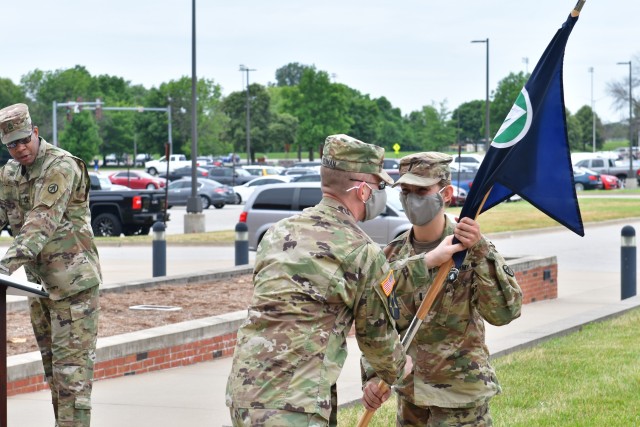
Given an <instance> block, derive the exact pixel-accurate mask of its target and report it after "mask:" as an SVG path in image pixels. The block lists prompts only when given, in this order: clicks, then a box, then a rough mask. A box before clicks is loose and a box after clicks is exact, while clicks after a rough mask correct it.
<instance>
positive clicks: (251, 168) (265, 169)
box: [242, 165, 280, 176]
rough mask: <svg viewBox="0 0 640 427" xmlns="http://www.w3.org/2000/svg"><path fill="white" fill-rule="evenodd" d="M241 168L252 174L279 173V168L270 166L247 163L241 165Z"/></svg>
mask: <svg viewBox="0 0 640 427" xmlns="http://www.w3.org/2000/svg"><path fill="white" fill-rule="evenodd" d="M242 169H244V170H246V171H247V172H249V173H250V174H251V175H253V176H266V175H280V170H279V169H278V168H274V167H272V166H262V165H247V166H242Z"/></svg>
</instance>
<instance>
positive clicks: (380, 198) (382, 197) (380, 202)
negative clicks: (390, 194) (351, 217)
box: [363, 189, 387, 221]
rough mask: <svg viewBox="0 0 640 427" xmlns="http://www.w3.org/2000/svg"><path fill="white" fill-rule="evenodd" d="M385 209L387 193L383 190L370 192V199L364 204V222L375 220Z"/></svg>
mask: <svg viewBox="0 0 640 427" xmlns="http://www.w3.org/2000/svg"><path fill="white" fill-rule="evenodd" d="M386 208H387V192H386V191H385V190H378V189H375V190H371V197H369V199H368V200H367V201H366V202H364V211H365V214H364V220H363V221H369V220H371V219H374V218H376V217H377V216H378V215H380V214H381V213H382V212H384V210H385V209H386Z"/></svg>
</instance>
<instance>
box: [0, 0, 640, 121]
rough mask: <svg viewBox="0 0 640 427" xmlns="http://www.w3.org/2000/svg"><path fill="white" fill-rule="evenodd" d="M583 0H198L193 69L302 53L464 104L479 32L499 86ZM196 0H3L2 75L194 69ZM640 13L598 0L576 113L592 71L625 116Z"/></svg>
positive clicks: (570, 56) (587, 94)
mask: <svg viewBox="0 0 640 427" xmlns="http://www.w3.org/2000/svg"><path fill="white" fill-rule="evenodd" d="M575 3H576V2H575V1H574V0H535V1H527V2H525V1H520V0H457V1H451V0H446V1H445V0H385V1H382V0H367V1H364V0H323V1H313V2H312V1H306V0H271V1H266V0H232V1H226V2H223V1H215V0H205V1H202V0H200V1H198V2H197V5H196V13H197V19H196V29H197V30H196V32H197V41H196V44H197V49H196V57H197V67H196V71H197V75H198V77H205V78H208V79H213V80H214V81H215V82H216V83H219V84H220V85H221V86H222V88H223V94H224V95H227V94H229V93H231V92H234V91H238V90H243V88H244V86H243V78H244V76H245V73H241V72H240V71H238V67H239V65H240V64H246V65H247V66H248V67H249V68H252V69H255V71H251V72H250V82H251V83H254V82H257V83H261V84H265V85H266V84H267V83H269V82H273V81H275V77H274V76H275V70H276V69H278V68H280V67H282V66H283V65H286V64H287V63H290V62H299V63H301V64H306V65H315V66H316V68H317V69H319V70H324V71H327V72H328V73H329V74H330V75H332V76H333V79H334V81H336V82H340V83H344V84H346V85H348V86H350V87H352V88H354V89H356V90H358V91H360V92H361V93H364V94H369V95H370V96H371V97H373V98H375V97H380V96H385V97H387V98H388V99H389V101H390V102H391V103H392V104H393V105H394V106H395V107H399V108H400V109H401V110H402V113H403V114H408V113H409V112H411V111H414V110H418V109H420V108H421V107H422V106H423V105H430V104H432V103H435V104H436V105H437V104H439V103H440V102H442V101H446V102H447V105H448V107H449V109H450V110H453V109H454V108H455V107H457V106H458V105H460V104H461V103H463V102H468V101H471V100H474V99H482V100H483V99H484V98H485V78H486V77H485V70H486V45H485V44H479V43H478V44H474V43H471V41H472V40H478V39H482V40H484V39H486V38H489V40H490V42H489V68H490V71H489V87H490V90H491V91H493V90H495V89H496V86H497V83H498V81H499V80H501V79H503V78H504V77H506V76H507V75H508V74H509V73H510V72H519V71H529V72H530V71H531V70H532V69H533V67H534V66H535V64H536V63H537V61H538V59H539V57H540V55H541V54H542V52H543V51H544V49H545V47H546V46H547V44H548V43H549V41H550V40H551V38H552V37H553V35H554V34H555V32H556V30H557V29H558V28H559V27H560V26H561V25H562V23H563V22H564V21H565V20H566V18H567V16H568V15H569V13H570V11H571V9H572V8H573V6H574V5H575ZM191 5H192V2H191V1H188V0H153V1H152V0H128V1H124V0H99V1H96V0H57V1H51V0H26V1H25V2H17V1H14V2H5V3H4V4H3V6H2V16H3V19H2V32H3V34H4V37H3V44H4V46H3V52H2V54H0V57H1V58H2V59H1V60H0V62H1V64H2V66H1V68H0V77H8V78H10V79H11V80H13V81H14V82H15V83H19V80H20V78H21V77H22V76H23V75H24V74H26V73H27V72H29V71H32V70H34V69H36V68H38V69H41V70H44V71H53V70H57V69H66V68H71V67H73V66H75V65H83V66H85V67H86V68H87V69H88V70H89V72H90V73H91V74H92V75H99V74H109V75H114V76H119V77H122V78H124V79H126V80H129V81H130V82H132V83H134V84H142V85H144V86H145V87H147V88H150V87H152V86H156V87H157V86H159V85H160V84H161V83H162V82H167V81H169V80H176V79H179V78H180V77H182V76H191V60H192V56H191V51H192V45H191V30H192V25H191V17H192V15H191V13H192V9H191ZM639 17H640V2H639V1H632V0H606V1H605V0H587V3H586V4H585V6H584V8H583V10H582V14H581V16H580V19H579V20H578V23H577V24H576V26H575V28H574V30H573V33H572V35H571V37H570V38H569V43H568V45H567V49H566V55H565V62H564V85H565V103H566V106H567V108H569V110H570V111H571V112H572V113H575V112H576V111H577V110H578V109H579V108H580V107H581V106H583V105H590V104H591V100H592V95H591V93H592V92H591V87H592V86H591V82H592V81H593V99H594V101H595V110H596V112H597V113H598V115H599V116H600V117H601V118H602V119H603V120H604V121H605V122H610V121H618V120H621V119H626V118H627V116H628V109H627V108H623V109H622V110H620V111H616V110H614V109H613V107H612V99H611V98H610V97H609V96H608V95H607V92H606V86H607V83H609V82H611V81H614V80H623V79H626V78H627V76H628V73H629V69H628V66H627V65H624V66H623V65H617V62H625V61H629V60H634V59H639V58H640V45H639V44H638V41H639V40H640V25H639V24H638V19H639ZM527 60H528V64H527V62H526V61H527ZM636 62H637V61H636ZM636 65H637V64H636ZM590 67H593V70H594V71H593V73H590V72H589V68H590ZM634 68H635V66H634ZM639 69H640V68H639ZM625 81H626V80H625ZM60 101H64V100H60ZM148 107H153V106H148ZM156 107H157V106H156Z"/></svg>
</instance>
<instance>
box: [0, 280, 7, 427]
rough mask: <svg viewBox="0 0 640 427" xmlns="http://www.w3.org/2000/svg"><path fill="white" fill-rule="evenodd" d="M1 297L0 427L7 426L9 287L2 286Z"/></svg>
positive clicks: (0, 288) (0, 287) (0, 286)
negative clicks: (0, 364) (0, 363)
mask: <svg viewBox="0 0 640 427" xmlns="http://www.w3.org/2000/svg"><path fill="white" fill-rule="evenodd" d="M0 295H1V296H2V307H0V321H1V322H2V325H0V347H1V349H0V352H2V355H0V359H2V366H0V383H1V384H0V427H6V425H7V287H6V286H5V285H0Z"/></svg>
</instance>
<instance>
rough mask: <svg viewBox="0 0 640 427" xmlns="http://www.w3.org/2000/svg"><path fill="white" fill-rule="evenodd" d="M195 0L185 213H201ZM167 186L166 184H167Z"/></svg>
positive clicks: (193, 5) (194, 5)
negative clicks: (188, 173) (189, 184)
mask: <svg viewBox="0 0 640 427" xmlns="http://www.w3.org/2000/svg"><path fill="white" fill-rule="evenodd" d="M197 82H198V79H197V77H196V0H191V196H190V197H189V198H188V199H187V213H192V214H197V213H201V212H202V201H201V200H200V197H198V177H197V174H196V167H197V165H198V163H197V157H198V126H197V125H198V122H197V118H198V114H197V113H198V110H197V105H196V93H197V89H196V88H197ZM167 185H168V183H167Z"/></svg>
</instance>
